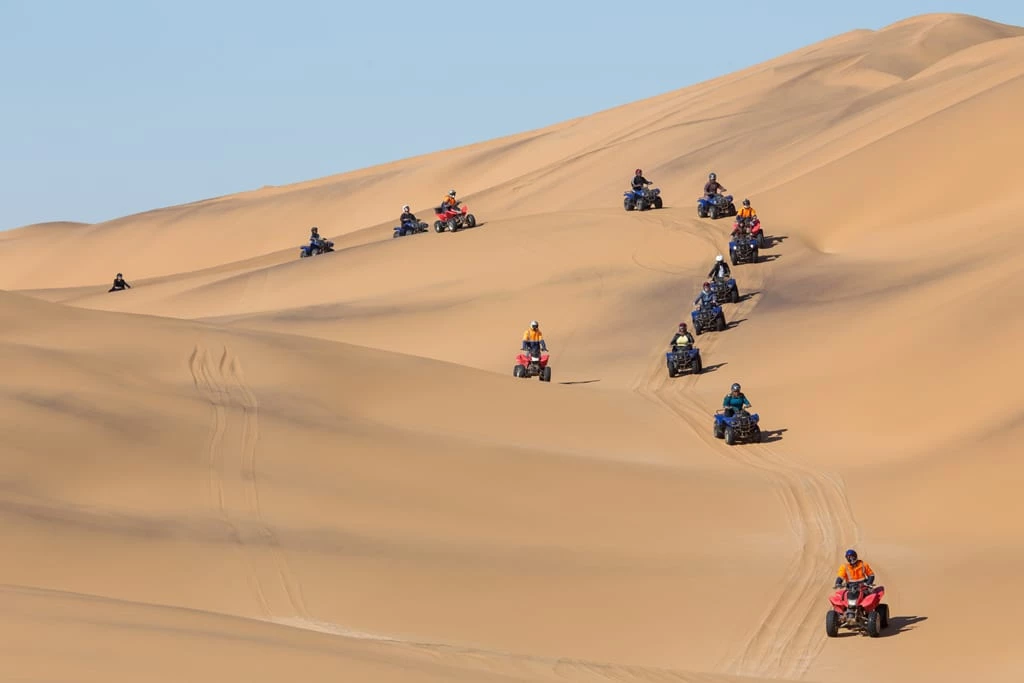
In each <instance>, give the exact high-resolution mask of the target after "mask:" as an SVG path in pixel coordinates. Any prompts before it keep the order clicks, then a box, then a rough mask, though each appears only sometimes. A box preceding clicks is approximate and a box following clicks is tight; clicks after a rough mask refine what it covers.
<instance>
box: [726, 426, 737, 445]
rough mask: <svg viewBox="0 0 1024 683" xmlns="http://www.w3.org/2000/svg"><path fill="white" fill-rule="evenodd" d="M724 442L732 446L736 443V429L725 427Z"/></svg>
mask: <svg viewBox="0 0 1024 683" xmlns="http://www.w3.org/2000/svg"><path fill="white" fill-rule="evenodd" d="M724 436H725V443H727V444H728V445H730V446H732V445H733V444H735V443H736V431H735V430H734V429H733V428H732V427H726V428H725V435H724Z"/></svg>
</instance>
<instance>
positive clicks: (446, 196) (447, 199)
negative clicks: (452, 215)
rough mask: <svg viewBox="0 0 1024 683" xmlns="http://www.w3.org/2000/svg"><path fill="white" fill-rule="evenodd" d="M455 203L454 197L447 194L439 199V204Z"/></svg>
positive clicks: (453, 204) (451, 204) (448, 204)
mask: <svg viewBox="0 0 1024 683" xmlns="http://www.w3.org/2000/svg"><path fill="white" fill-rule="evenodd" d="M457 203H458V202H456V201H455V197H451V196H448V195H445V198H444V199H442V200H441V206H455V205H456V204H457Z"/></svg>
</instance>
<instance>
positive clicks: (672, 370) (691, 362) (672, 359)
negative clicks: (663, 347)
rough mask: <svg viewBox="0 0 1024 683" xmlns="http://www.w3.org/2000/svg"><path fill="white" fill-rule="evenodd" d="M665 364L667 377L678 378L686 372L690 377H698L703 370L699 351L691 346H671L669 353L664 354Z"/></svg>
mask: <svg viewBox="0 0 1024 683" xmlns="http://www.w3.org/2000/svg"><path fill="white" fill-rule="evenodd" d="M665 364H666V365H667V366H668V376H669V377H678V376H679V375H681V374H683V373H684V372H686V371H687V370H689V371H690V374H691V375H699V374H700V371H701V370H703V369H704V367H703V365H702V364H701V359H700V349H698V348H696V347H693V346H673V347H672V350H671V351H667V352H666V353H665Z"/></svg>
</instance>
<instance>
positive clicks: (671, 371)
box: [665, 362, 676, 377]
mask: <svg viewBox="0 0 1024 683" xmlns="http://www.w3.org/2000/svg"><path fill="white" fill-rule="evenodd" d="M665 365H667V366H668V376H669V377H675V376H676V371H675V368H674V367H673V366H672V363H671V362H668V363H665Z"/></svg>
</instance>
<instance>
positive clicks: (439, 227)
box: [434, 221, 444, 232]
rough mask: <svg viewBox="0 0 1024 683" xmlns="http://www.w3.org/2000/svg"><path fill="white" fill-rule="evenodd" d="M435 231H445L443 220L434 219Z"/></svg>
mask: <svg viewBox="0 0 1024 683" xmlns="http://www.w3.org/2000/svg"><path fill="white" fill-rule="evenodd" d="M434 232H444V223H442V222H441V221H434Z"/></svg>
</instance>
